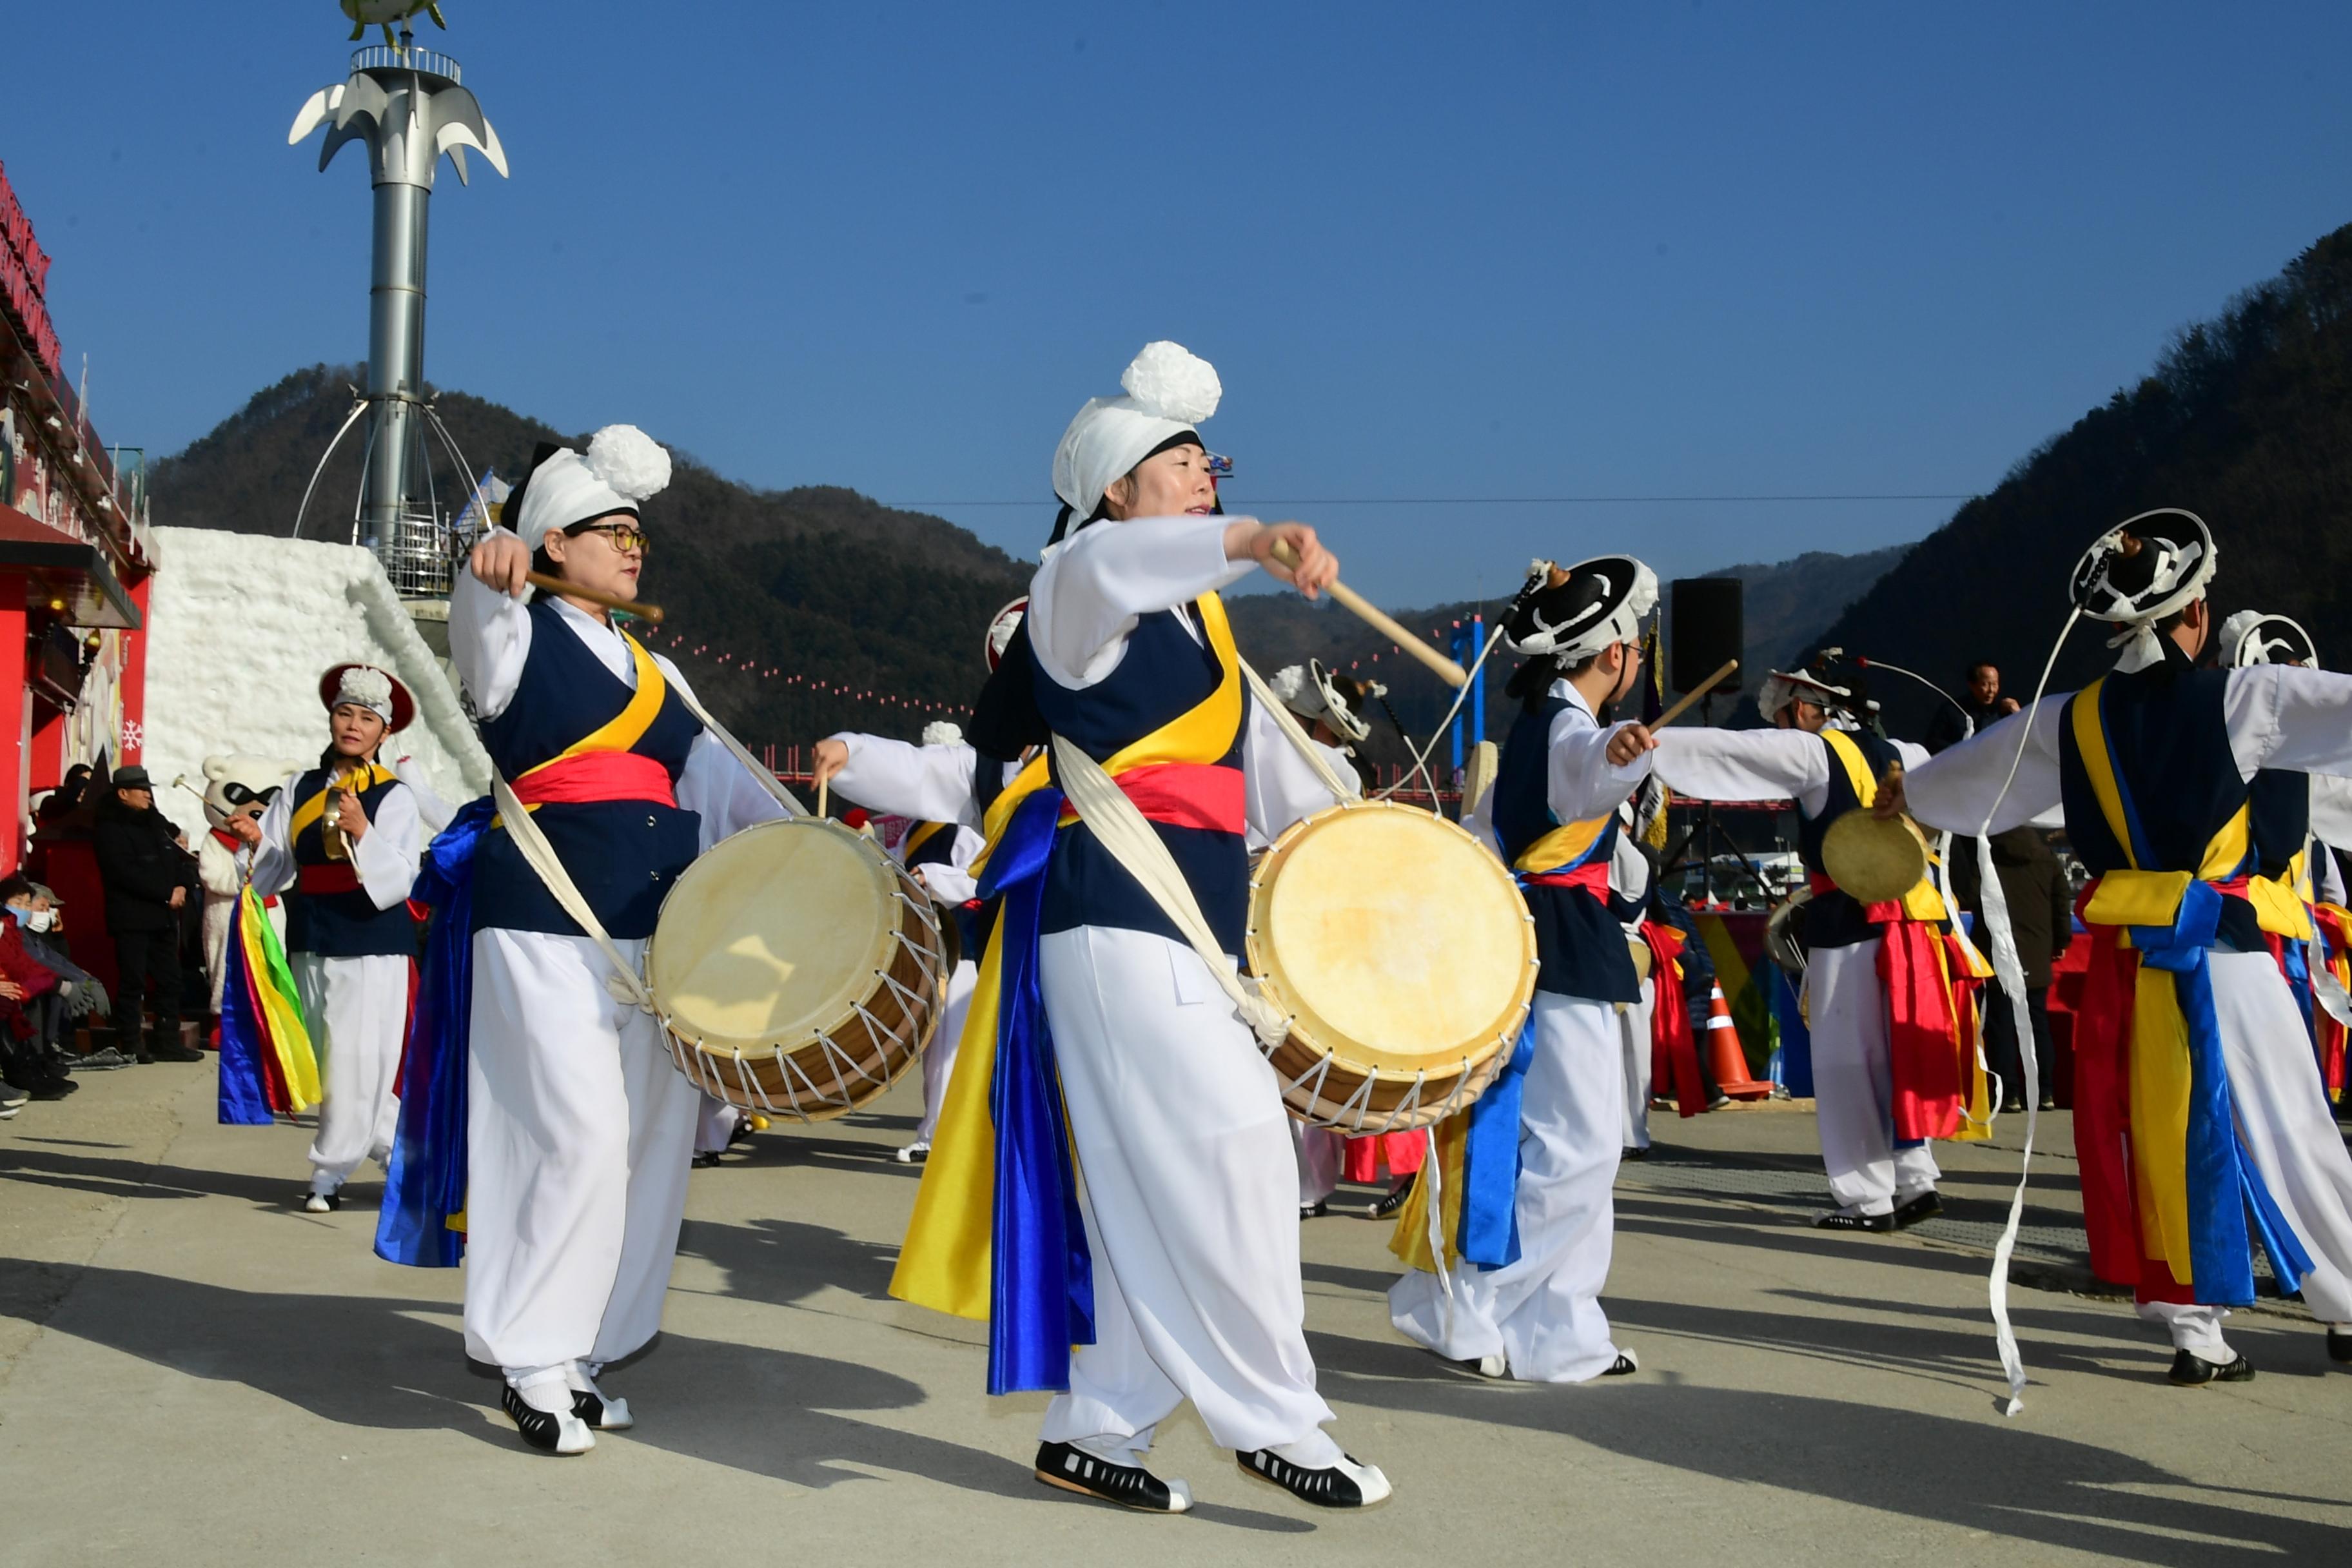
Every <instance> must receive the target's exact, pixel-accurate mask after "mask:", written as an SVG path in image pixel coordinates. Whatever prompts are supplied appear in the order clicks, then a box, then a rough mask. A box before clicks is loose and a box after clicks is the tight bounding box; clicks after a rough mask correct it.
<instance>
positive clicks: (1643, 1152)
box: [1617, 1143, 1650, 1161]
mask: <svg viewBox="0 0 2352 1568" xmlns="http://www.w3.org/2000/svg"><path fill="white" fill-rule="evenodd" d="M1649 1157H1650V1147H1649V1145H1648V1144H1646V1143H1628V1144H1626V1145H1625V1147H1624V1150H1623V1151H1622V1152H1621V1153H1619V1154H1618V1156H1617V1158H1618V1159H1619V1160H1620V1161H1633V1160H1646V1159H1648V1158H1649Z"/></svg>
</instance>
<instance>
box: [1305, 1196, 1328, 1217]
mask: <svg viewBox="0 0 2352 1568" xmlns="http://www.w3.org/2000/svg"><path fill="white" fill-rule="evenodd" d="M1330 1212H1331V1200H1330V1199H1328V1198H1318V1199H1316V1200H1315V1201H1314V1202H1313V1203H1311V1204H1300V1205H1298V1217H1299V1218H1300V1219H1321V1218H1322V1217H1323V1216H1324V1215H1327V1214H1329V1213H1330Z"/></svg>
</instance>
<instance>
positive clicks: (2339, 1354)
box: [2327, 1329, 2352, 1362]
mask: <svg viewBox="0 0 2352 1568" xmlns="http://www.w3.org/2000/svg"><path fill="white" fill-rule="evenodd" d="M2327 1359H2328V1360H2329V1361H2336V1362H2352V1332H2347V1331H2343V1330H2340V1329H2330V1330H2328V1331H2327Z"/></svg>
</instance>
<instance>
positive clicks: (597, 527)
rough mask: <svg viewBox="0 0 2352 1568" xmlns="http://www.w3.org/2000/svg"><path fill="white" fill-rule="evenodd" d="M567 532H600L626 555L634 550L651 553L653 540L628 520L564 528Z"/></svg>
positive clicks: (616, 548) (643, 553) (640, 552)
mask: <svg viewBox="0 0 2352 1568" xmlns="http://www.w3.org/2000/svg"><path fill="white" fill-rule="evenodd" d="M564 531H565V532H567V533H573V534H579V533H601V534H603V535H604V537H605V538H606V539H608V540H610V541H612V543H613V548H614V549H615V550H617V551H619V552H621V553H622V554H624V555H626V554H627V553H628V552H630V551H632V550H634V551H635V552H637V553H638V554H640V555H645V554H649V553H651V552H652V550H653V547H654V542H653V540H652V538H651V536H649V535H648V534H647V533H646V531H645V530H644V529H642V528H639V527H637V526H636V525H635V523H629V522H597V523H591V524H589V525H588V526H587V527H586V528H572V529H566V530H564Z"/></svg>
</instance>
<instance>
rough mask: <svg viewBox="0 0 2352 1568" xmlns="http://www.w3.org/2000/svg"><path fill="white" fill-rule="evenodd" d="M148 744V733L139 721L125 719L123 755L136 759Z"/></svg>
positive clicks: (123, 725)
mask: <svg viewBox="0 0 2352 1568" xmlns="http://www.w3.org/2000/svg"><path fill="white" fill-rule="evenodd" d="M146 742H147V732H146V731H144V730H142V729H141V728H140V726H139V721H138V720H136V719H125V720H124V721H122V754H123V755H124V756H125V757H135V756H137V755H138V754H139V752H140V749H141V748H142V747H143V746H144V745H145V744H146Z"/></svg>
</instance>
